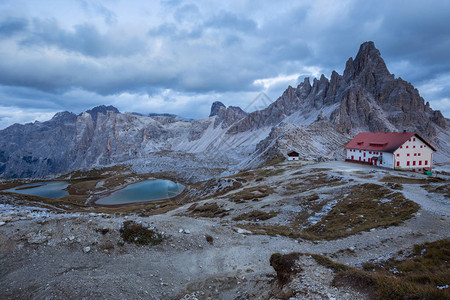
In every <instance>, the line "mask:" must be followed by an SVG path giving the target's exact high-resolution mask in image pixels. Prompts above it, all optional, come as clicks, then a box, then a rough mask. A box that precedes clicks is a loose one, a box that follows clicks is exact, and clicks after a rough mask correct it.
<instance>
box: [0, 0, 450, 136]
mask: <svg viewBox="0 0 450 300" xmlns="http://www.w3.org/2000/svg"><path fill="white" fill-rule="evenodd" d="M449 13H450V3H447V1H429V2H427V3H424V2H423V1H407V2H406V1H395V2H392V1H388V0H383V1H357V0H344V1H339V2H337V3H336V1H308V2H307V1H282V2H274V3H261V2H259V1H238V0H235V1H226V2H224V3H222V2H216V3H213V2H211V1H195V2H194V1H183V0H179V1H174V0H172V1H161V2H159V3H157V2H154V1H142V2H136V1H134V2H133V4H132V5H131V4H130V2H127V1H122V0H117V1H94V0H78V1H64V3H63V2H55V1H45V0H43V1H38V2H37V1H31V0H29V1H25V0H15V1H11V0H5V1H3V2H2V3H0V57H2V59H1V60H0V110H1V113H0V128H3V127H5V126H7V125H10V124H12V123H13V122H25V121H32V120H34V119H43V118H47V116H48V115H50V114H51V113H54V112H57V111H61V110H69V111H74V112H81V111H83V110H86V109H89V108H91V107H93V106H95V105H99V104H113V105H115V106H117V107H118V108H119V109H120V110H121V111H140V112H174V113H177V114H180V115H183V116H187V117H194V118H200V117H206V116H207V115H208V113H209V105H210V104H211V103H212V102H213V101H215V100H220V101H222V102H224V103H225V104H226V105H239V106H241V107H245V106H246V104H247V103H249V102H251V101H252V100H253V99H254V98H255V97H256V96H257V95H258V94H259V93H260V92H261V91H264V92H265V93H266V94H268V95H269V97H271V98H272V99H274V100H275V99H276V98H277V97H278V96H279V95H280V94H281V93H282V91H283V90H284V89H285V88H286V87H287V86H288V85H289V84H291V85H295V84H297V80H298V78H302V77H304V76H319V75H320V74H321V73H324V74H325V75H326V76H327V77H328V76H329V75H330V74H331V71H332V70H336V71H338V72H339V73H342V70H343V68H344V64H345V61H346V60H347V59H348V58H349V57H350V56H355V54H356V51H357V50H358V48H359V45H360V44H361V43H362V42H364V41H367V40H373V41H374V42H375V45H376V46H377V47H378V49H380V51H381V53H382V56H383V58H384V59H385V60H386V63H387V66H388V68H389V69H390V71H391V72H393V73H395V74H396V76H401V77H402V78H403V79H405V80H408V81H411V82H412V83H413V84H414V85H415V86H416V87H418V88H419V91H420V92H421V94H422V96H423V97H424V98H425V99H426V100H427V101H430V103H431V105H432V107H433V108H435V109H441V110H442V111H443V113H444V115H446V116H447V117H449V116H450V105H449V101H448V99H449V98H450V96H449V90H450V83H449V81H448V80H447V79H448V78H450V52H449V51H448V49H450V21H449V20H448V15H449ZM21 112H22V113H23V116H21V114H20V113H21ZM25 116H27V117H25Z"/></svg>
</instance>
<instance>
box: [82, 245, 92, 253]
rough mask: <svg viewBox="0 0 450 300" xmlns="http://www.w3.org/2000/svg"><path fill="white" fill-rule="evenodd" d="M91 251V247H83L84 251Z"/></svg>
mask: <svg viewBox="0 0 450 300" xmlns="http://www.w3.org/2000/svg"><path fill="white" fill-rule="evenodd" d="M90 251H91V247H89V246H87V247H84V248H83V252H84V253H89V252H90Z"/></svg>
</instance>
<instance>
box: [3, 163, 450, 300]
mask: <svg viewBox="0 0 450 300" xmlns="http://www.w3.org/2000/svg"><path fill="white" fill-rule="evenodd" d="M438 177H439V178H440V179H436V180H429V179H427V178H426V177H425V176H424V175H422V174H414V173H410V172H392V171H388V170H384V169H379V168H376V169H373V168H371V167H368V166H363V165H357V164H351V163H343V162H323V163H310V162H299V163H294V164H288V163H283V164H280V165H277V166H273V167H267V168H264V169H260V170H255V171H252V172H247V173H241V174H238V175H235V176H233V177H232V178H229V179H233V180H236V181H238V182H240V183H241V184H242V185H241V186H240V187H237V186H236V189H234V190H231V191H229V192H228V193H226V194H223V195H218V196H209V197H206V199H203V200H201V201H199V202H195V204H194V205H193V204H192V203H188V204H186V205H184V206H181V207H178V208H176V209H174V210H171V211H169V212H166V213H164V214H159V215H153V216H143V215H142V214H132V213H131V214H130V213H129V214H123V213H122V214H120V213H116V214H106V213H67V212H62V211H60V212H56V211H54V210H51V209H50V208H48V209H46V208H36V207H33V206H29V205H28V206H23V205H22V206H17V205H12V203H11V201H8V199H5V197H6V196H4V195H3V196H1V197H2V199H1V203H2V204H0V265H1V268H0V298H2V299H13V298H21V299H22V298H34V299H62V298H77V299H80V298H89V299H97V298H102V299H104V298H115V299H279V298H293V299H355V298H364V297H365V295H364V294H363V293H362V292H361V291H357V290H355V289H353V288H351V287H335V286H333V285H332V284H331V281H332V279H333V271H332V270H330V269H328V268H325V267H323V266H320V265H318V264H317V263H316V261H315V260H314V259H312V258H311V256H309V255H303V256H301V257H300V258H299V259H298V260H297V261H296V264H297V265H298V266H299V267H300V269H301V272H299V273H298V274H297V275H296V277H295V278H294V279H293V280H292V282H290V283H288V284H287V285H286V286H284V287H282V286H280V285H279V284H278V283H277V281H276V273H275V271H274V269H273V268H272V267H271V266H270V263H269V260H270V257H271V255H272V254H273V253H276V252H278V253H282V254H286V253H290V252H301V253H311V254H326V255H327V256H329V257H332V258H333V259H334V260H335V261H338V262H341V263H345V264H347V265H349V266H356V267H358V266H361V264H362V263H364V262H368V261H377V260H383V259H386V258H389V257H394V256H397V255H398V254H397V253H398V251H399V250H407V249H410V248H411V247H412V246H413V245H414V244H417V243H423V242H426V241H435V240H439V239H443V238H447V237H449V235H450V232H449V230H448V228H449V225H450V224H449V223H450V205H449V198H448V180H449V178H448V176H446V175H443V174H441V175H438ZM399 178H400V179H399ZM393 181H398V182H400V185H401V188H399V186H398V185H395V183H396V182H393ZM364 184H377V186H378V185H379V186H380V187H381V188H385V189H387V191H388V192H389V193H397V192H398V193H401V194H402V195H403V196H404V197H405V198H406V199H409V200H412V201H414V202H415V203H417V204H419V205H420V208H419V209H418V210H417V211H416V212H414V213H413V214H412V217H411V218H409V219H407V220H406V221H404V222H400V223H399V224H398V225H397V226H381V227H380V226H377V225H373V227H372V228H370V229H368V230H362V231H356V232H353V231H351V230H356V229H357V226H354V227H353V228H352V229H351V230H350V231H349V235H347V236H344V237H338V238H326V239H324V238H320V236H318V237H317V238H315V239H307V238H306V236H305V235H304V232H312V231H311V228H315V227H314V225H315V224H320V223H321V222H324V220H325V219H326V217H327V216H328V215H329V214H330V211H332V209H333V208H334V207H336V205H338V203H339V202H340V201H344V200H345V199H347V198H348V197H349V196H348V195H352V191H353V189H355V188H356V187H358V186H362V185H364ZM389 195H391V194H389ZM383 197H384V196H383ZM389 201H393V200H389V199H388V198H386V199H384V198H383V199H381V200H380V203H389ZM310 203H313V204H310ZM255 211H258V214H256V213H255ZM299 216H300V217H299ZM366 219H367V220H368V219H369V218H368V217H367V216H366ZM366 219H364V220H366ZM129 220H133V221H135V222H137V223H139V224H142V225H143V227H145V228H150V229H152V230H156V231H158V232H159V233H161V234H162V236H163V241H162V243H160V244H158V245H154V246H151V245H144V246H142V245H136V244H130V243H125V242H124V241H123V240H122V238H121V236H120V229H121V228H122V227H123V224H124V222H126V221H129ZM330 220H331V219H330ZM330 222H331V221H330ZM367 222H368V221H367ZM367 222H366V223H367ZM286 228H295V230H296V232H299V235H296V236H291V237H288V236H286V235H288V234H285V233H286V232H285V231H283V230H286ZM308 230H309V231H308ZM255 233H258V234H255ZM290 233H291V232H290ZM318 234H319V233H318Z"/></svg>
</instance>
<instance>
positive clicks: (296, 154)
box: [287, 151, 299, 157]
mask: <svg viewBox="0 0 450 300" xmlns="http://www.w3.org/2000/svg"><path fill="white" fill-rule="evenodd" d="M287 155H288V156H291V157H292V156H299V154H298V152H295V151H291V152H289V153H288V154H287Z"/></svg>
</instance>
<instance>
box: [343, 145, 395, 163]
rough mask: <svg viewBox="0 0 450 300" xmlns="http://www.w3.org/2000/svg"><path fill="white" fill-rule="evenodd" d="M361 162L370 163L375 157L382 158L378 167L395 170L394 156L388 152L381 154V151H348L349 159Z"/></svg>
mask: <svg viewBox="0 0 450 300" xmlns="http://www.w3.org/2000/svg"><path fill="white" fill-rule="evenodd" d="M352 156H353V160H356V161H361V162H367V163H368V162H370V161H372V160H373V158H374V157H380V156H382V160H381V164H380V163H379V160H378V162H377V166H380V167H385V168H394V156H393V154H392V153H388V152H380V151H367V150H356V149H347V159H350V160H351V159H352Z"/></svg>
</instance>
